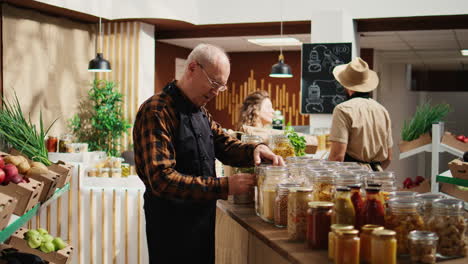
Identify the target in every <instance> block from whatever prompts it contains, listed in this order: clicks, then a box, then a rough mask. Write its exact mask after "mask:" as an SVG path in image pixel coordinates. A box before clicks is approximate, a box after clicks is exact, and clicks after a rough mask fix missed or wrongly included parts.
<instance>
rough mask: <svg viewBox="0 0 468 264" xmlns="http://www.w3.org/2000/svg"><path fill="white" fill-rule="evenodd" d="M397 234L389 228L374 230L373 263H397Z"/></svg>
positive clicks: (372, 244) (372, 242) (372, 243)
mask: <svg viewBox="0 0 468 264" xmlns="http://www.w3.org/2000/svg"><path fill="white" fill-rule="evenodd" d="M395 235H396V232H395V231H393V230H387V229H383V230H376V231H374V232H372V241H371V263H379V264H396V263H397V240H396V238H395Z"/></svg>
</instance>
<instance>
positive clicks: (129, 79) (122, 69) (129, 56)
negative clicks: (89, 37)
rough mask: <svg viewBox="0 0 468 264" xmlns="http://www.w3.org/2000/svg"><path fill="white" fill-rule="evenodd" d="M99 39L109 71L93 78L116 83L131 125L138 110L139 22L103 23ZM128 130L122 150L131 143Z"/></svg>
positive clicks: (123, 140)
mask: <svg viewBox="0 0 468 264" xmlns="http://www.w3.org/2000/svg"><path fill="white" fill-rule="evenodd" d="M102 25H103V35H104V38H103V40H102V43H103V48H102V51H103V53H104V58H106V59H107V60H109V62H110V63H111V67H112V72H109V73H98V74H97V78H99V79H105V80H110V81H115V82H117V84H118V86H117V88H118V89H119V91H120V92H121V93H122V94H123V95H124V98H123V110H124V117H125V119H127V120H128V121H129V122H130V123H131V124H133V122H134V120H135V115H136V112H137V111H138V85H139V83H138V63H139V45H140V43H139V39H140V38H139V36H140V34H139V33H140V27H141V23H140V22H109V23H103V24H102ZM131 131H132V130H131V128H130V129H129V134H128V135H124V137H123V138H122V140H121V144H122V149H121V151H123V150H125V149H127V148H128V147H129V145H130V144H131V142H132V135H131Z"/></svg>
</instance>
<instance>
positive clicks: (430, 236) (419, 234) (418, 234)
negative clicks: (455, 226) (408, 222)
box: [408, 230, 439, 240]
mask: <svg viewBox="0 0 468 264" xmlns="http://www.w3.org/2000/svg"><path fill="white" fill-rule="evenodd" d="M408 238H409V239H411V240H438V239H439V237H438V236H437V234H436V233H434V232H430V231H420V230H414V231H411V232H410V233H409V234H408Z"/></svg>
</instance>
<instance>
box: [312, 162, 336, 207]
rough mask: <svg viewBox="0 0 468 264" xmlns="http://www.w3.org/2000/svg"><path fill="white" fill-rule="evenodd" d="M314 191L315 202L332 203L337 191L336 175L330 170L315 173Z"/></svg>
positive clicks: (313, 176) (313, 180)
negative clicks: (335, 190)
mask: <svg viewBox="0 0 468 264" xmlns="http://www.w3.org/2000/svg"><path fill="white" fill-rule="evenodd" d="M311 177H312V189H313V196H314V201H322V202H332V201H333V194H334V189H335V178H336V177H335V173H334V172H332V171H330V170H320V171H314V172H313V174H312V175H311Z"/></svg>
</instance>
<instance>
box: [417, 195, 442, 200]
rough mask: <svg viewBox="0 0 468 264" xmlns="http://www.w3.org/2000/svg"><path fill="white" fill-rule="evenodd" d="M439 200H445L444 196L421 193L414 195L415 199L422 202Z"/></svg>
mask: <svg viewBox="0 0 468 264" xmlns="http://www.w3.org/2000/svg"><path fill="white" fill-rule="evenodd" d="M441 198H445V195H443V194H438V193H421V194H418V195H416V199H420V200H423V201H434V200H437V199H441Z"/></svg>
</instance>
